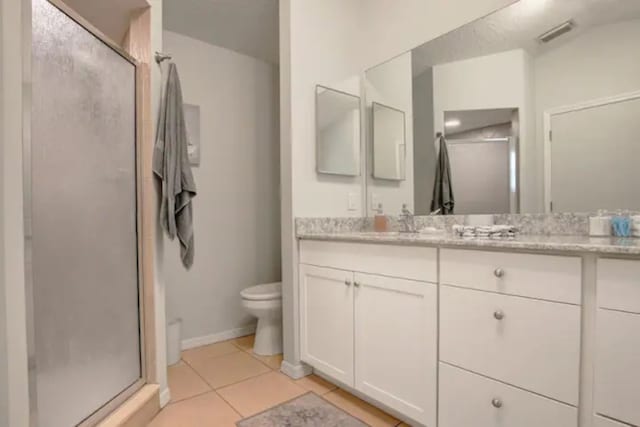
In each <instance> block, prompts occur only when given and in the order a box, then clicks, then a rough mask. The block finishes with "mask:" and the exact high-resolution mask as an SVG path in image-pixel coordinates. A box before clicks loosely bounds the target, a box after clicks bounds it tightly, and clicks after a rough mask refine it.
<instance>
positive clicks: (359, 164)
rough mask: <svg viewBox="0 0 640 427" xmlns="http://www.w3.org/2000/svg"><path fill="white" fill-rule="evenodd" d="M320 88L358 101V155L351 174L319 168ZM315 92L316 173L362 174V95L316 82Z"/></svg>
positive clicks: (353, 176) (352, 175)
mask: <svg viewBox="0 0 640 427" xmlns="http://www.w3.org/2000/svg"><path fill="white" fill-rule="evenodd" d="M320 89H324V90H330V91H332V92H336V93H339V94H342V95H346V96H350V97H352V98H355V99H356V100H357V101H358V136H359V138H358V157H357V158H356V159H355V161H356V168H355V172H354V173H353V174H349V173H338V172H331V171H324V170H321V169H320V162H319V159H320V144H319V142H320V128H319V126H318V121H319V117H320V108H319V103H318V95H319V90H320ZM315 90H316V92H315V109H316V111H315V140H316V141H315V143H316V173H318V174H322V175H332V176H344V177H350V178H355V177H359V176H360V175H362V97H360V96H358V95H354V94H352V93H349V92H345V91H343V90H338V89H335V88H332V87H329V86H324V85H320V84H317V85H316V88H315Z"/></svg>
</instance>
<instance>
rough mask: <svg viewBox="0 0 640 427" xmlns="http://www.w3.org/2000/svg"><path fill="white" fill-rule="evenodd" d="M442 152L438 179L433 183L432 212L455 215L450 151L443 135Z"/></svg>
mask: <svg viewBox="0 0 640 427" xmlns="http://www.w3.org/2000/svg"><path fill="white" fill-rule="evenodd" d="M439 142H440V150H439V153H438V162H437V164H436V179H435V181H434V183H433V198H432V199H431V212H435V211H437V210H438V209H440V212H439V213H440V214H441V215H453V207H454V206H455V204H456V202H455V199H454V197H453V186H452V184H451V165H450V164H449V150H447V141H446V140H445V139H444V136H443V135H440V136H439Z"/></svg>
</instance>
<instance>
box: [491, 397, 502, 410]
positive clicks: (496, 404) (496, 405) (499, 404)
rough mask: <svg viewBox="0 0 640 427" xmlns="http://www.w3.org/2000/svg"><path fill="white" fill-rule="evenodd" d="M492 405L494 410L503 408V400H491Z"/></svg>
mask: <svg viewBox="0 0 640 427" xmlns="http://www.w3.org/2000/svg"><path fill="white" fill-rule="evenodd" d="M491 404H492V405H493V407H494V408H502V400H500V399H498V398H494V399H493V400H491Z"/></svg>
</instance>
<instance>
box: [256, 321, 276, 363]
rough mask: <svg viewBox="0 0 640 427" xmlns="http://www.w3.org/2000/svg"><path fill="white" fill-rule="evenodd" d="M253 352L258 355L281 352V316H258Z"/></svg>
mask: <svg viewBox="0 0 640 427" xmlns="http://www.w3.org/2000/svg"><path fill="white" fill-rule="evenodd" d="M253 352H254V353H255V354H257V355H260V356H273V355H275V354H281V353H282V317H279V316H278V317H275V316H264V317H259V318H258V326H257V327H256V338H255V342H254V344H253Z"/></svg>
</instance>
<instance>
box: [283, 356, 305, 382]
mask: <svg viewBox="0 0 640 427" xmlns="http://www.w3.org/2000/svg"><path fill="white" fill-rule="evenodd" d="M280 372H282V373H283V374H285V375H286V376H288V377H290V378H293V379H294V380H297V379H300V378H302V377H306V376H307V375H311V374H312V373H313V368H312V367H311V366H309V365H305V364H304V363H302V362H298V363H297V364H293V363H290V362H287V361H286V360H283V361H282V364H281V365H280Z"/></svg>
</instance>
